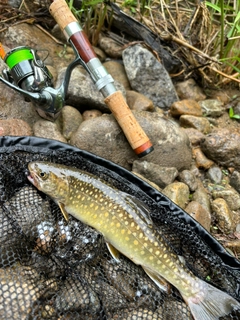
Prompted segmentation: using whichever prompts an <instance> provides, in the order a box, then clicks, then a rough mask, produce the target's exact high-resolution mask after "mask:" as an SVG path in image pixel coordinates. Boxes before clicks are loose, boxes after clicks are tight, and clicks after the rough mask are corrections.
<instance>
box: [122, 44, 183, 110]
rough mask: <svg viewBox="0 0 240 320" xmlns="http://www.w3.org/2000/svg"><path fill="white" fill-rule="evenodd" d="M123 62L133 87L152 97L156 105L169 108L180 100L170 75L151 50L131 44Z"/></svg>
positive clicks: (124, 52)
mask: <svg viewBox="0 0 240 320" xmlns="http://www.w3.org/2000/svg"><path fill="white" fill-rule="evenodd" d="M123 63H124V66H125V70H126V73H127V76H128V79H129V81H130V84H131V87H132V89H133V90H135V91H137V92H141V93H142V94H144V95H145V96H146V97H148V98H149V99H151V100H152V101H153V103H154V105H155V106H156V107H159V108H162V109H169V108H170V106H171V105H172V104H173V102H175V101H177V100H178V96H177V93H176V91H175V88H174V86H173V84H172V80H171V78H170V76H169V75H168V73H167V71H166V70H165V68H164V66H163V65H162V64H161V63H160V62H159V61H158V60H157V59H156V58H155V57H154V55H153V54H152V53H151V52H150V51H149V50H147V49H145V48H143V47H142V46H141V45H134V46H130V47H128V48H127V49H125V50H124V51H123Z"/></svg>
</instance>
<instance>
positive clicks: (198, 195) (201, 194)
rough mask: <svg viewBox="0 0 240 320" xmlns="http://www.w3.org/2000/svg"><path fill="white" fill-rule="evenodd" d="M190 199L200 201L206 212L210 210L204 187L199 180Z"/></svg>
mask: <svg viewBox="0 0 240 320" xmlns="http://www.w3.org/2000/svg"><path fill="white" fill-rule="evenodd" d="M192 201H197V202H198V203H200V204H201V205H202V206H203V207H204V208H205V209H206V210H207V211H208V212H211V205H210V200H209V196H208V193H207V190H206V189H205V188H204V186H203V184H202V183H201V181H198V188H197V190H196V191H195V192H194V193H193V197H192Z"/></svg>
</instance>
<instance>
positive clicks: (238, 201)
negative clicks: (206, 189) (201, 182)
mask: <svg viewBox="0 0 240 320" xmlns="http://www.w3.org/2000/svg"><path fill="white" fill-rule="evenodd" d="M212 195H213V198H214V199H216V198H223V199H224V200H225V201H226V202H227V204H228V206H229V208H230V209H231V210H237V209H239V208H240V195H239V193H238V192H237V191H236V190H235V189H234V188H232V187H231V186H230V185H228V184H227V185H226V186H225V187H224V188H222V189H220V190H213V192H212Z"/></svg>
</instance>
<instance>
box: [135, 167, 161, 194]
mask: <svg viewBox="0 0 240 320" xmlns="http://www.w3.org/2000/svg"><path fill="white" fill-rule="evenodd" d="M132 173H133V174H135V176H137V177H139V178H140V179H142V180H144V181H146V182H147V183H148V184H150V186H152V187H153V188H155V189H156V190H158V191H160V192H161V190H162V189H161V188H160V187H159V186H158V185H156V183H154V182H152V181H150V180H148V179H147V178H145V177H144V176H142V175H141V174H139V173H137V172H135V171H132Z"/></svg>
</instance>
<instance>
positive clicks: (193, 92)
mask: <svg viewBox="0 0 240 320" xmlns="http://www.w3.org/2000/svg"><path fill="white" fill-rule="evenodd" d="M175 88H176V91H177V94H178V96H179V99H181V100H182V99H193V100H195V101H200V100H204V99H206V95H205V94H204V93H203V91H202V89H201V88H200V87H199V86H198V85H197V83H196V82H195V80H194V79H188V80H186V81H183V82H178V83H177V84H176V85H175Z"/></svg>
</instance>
